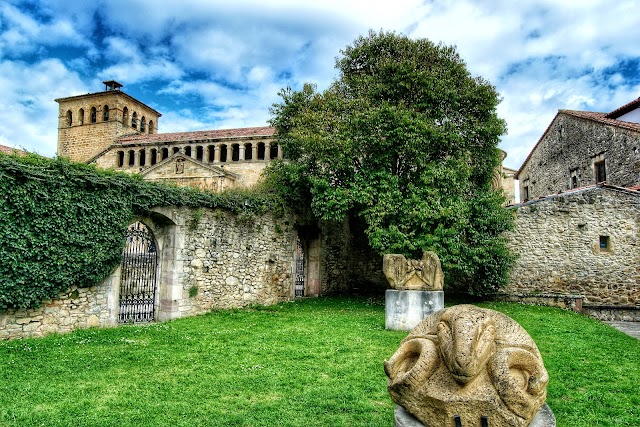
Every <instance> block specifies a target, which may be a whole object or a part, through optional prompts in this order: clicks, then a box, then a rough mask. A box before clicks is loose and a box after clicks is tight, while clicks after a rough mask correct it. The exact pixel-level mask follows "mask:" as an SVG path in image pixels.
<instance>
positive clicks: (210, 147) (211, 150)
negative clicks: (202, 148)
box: [207, 145, 216, 163]
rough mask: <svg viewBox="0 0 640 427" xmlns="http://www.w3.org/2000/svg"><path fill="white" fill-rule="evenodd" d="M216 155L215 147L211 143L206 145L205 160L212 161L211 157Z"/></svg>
mask: <svg viewBox="0 0 640 427" xmlns="http://www.w3.org/2000/svg"><path fill="white" fill-rule="evenodd" d="M215 155H216V148H215V146H213V145H208V146H207V161H208V162H209V163H213V159H214V158H215Z"/></svg>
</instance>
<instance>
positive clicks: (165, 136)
mask: <svg viewBox="0 0 640 427" xmlns="http://www.w3.org/2000/svg"><path fill="white" fill-rule="evenodd" d="M275 132H276V130H275V128H272V127H270V126H264V127H254V128H238V129H216V130H201V131H196V132H174V133H156V134H153V135H128V136H122V137H120V138H118V139H117V141H116V142H117V143H119V144H128V143H155V142H174V141H203V140H209V139H220V138H242V137H251V136H255V137H261V136H273V135H274V134H275Z"/></svg>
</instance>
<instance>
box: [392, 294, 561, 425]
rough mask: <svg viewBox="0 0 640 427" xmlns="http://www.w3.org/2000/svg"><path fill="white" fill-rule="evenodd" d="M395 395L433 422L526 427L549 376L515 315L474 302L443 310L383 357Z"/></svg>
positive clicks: (396, 399)
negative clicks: (485, 420) (457, 420)
mask: <svg viewBox="0 0 640 427" xmlns="http://www.w3.org/2000/svg"><path fill="white" fill-rule="evenodd" d="M384 369H385V373H386V374H387V376H388V377H389V381H388V384H387V388H388V390H389V394H390V395H391V398H392V399H393V401H394V402H396V403H397V404H398V405H401V406H403V407H404V408H405V409H406V410H407V411H408V412H409V413H411V414H413V415H414V416H415V417H416V418H418V419H419V420H420V421H421V422H422V423H424V424H425V425H427V426H444V425H453V419H454V416H455V415H459V416H460V419H461V421H462V425H478V423H479V420H480V419H481V417H483V416H486V417H487V418H488V421H489V425H490V426H492V427H526V426H528V425H529V424H530V422H531V420H532V419H533V417H534V416H535V414H536V412H537V411H538V409H539V408H540V407H541V406H542V404H543V403H544V401H545V399H546V395H547V383H548V381H549V377H548V374H547V371H546V370H545V368H544V364H543V362H542V358H541V356H540V352H539V351H538V348H537V346H536V344H535V342H534V341H533V340H532V339H531V337H530V336H529V334H528V333H527V332H526V331H525V330H524V329H523V328H522V327H521V326H520V325H519V324H518V323H516V322H515V321H514V320H513V319H511V318H509V317H507V316H505V315H504V314H502V313H499V312H497V311H493V310H489V309H483V308H478V307H475V306H472V305H458V306H454V307H451V308H448V309H444V310H440V311H438V312H437V313H435V314H433V315H431V316H429V317H428V318H426V319H425V320H423V321H422V322H421V323H420V324H419V325H418V326H416V327H415V328H414V329H413V330H411V332H410V333H409V335H408V336H407V338H405V339H404V340H403V341H402V342H401V343H400V348H399V349H398V350H397V351H396V352H395V354H394V355H393V356H392V357H391V359H389V361H385V362H384Z"/></svg>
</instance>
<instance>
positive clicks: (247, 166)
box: [56, 81, 283, 191]
mask: <svg viewBox="0 0 640 427" xmlns="http://www.w3.org/2000/svg"><path fill="white" fill-rule="evenodd" d="M104 84H105V91H103V92H97V93H89V94H86V95H78V96H71V97H67V98H59V99H56V102H57V103H58V104H59V105H60V114H59V124H58V156H61V157H67V158H69V159H70V160H72V161H77V162H87V163H95V164H96V165H97V166H98V167H101V168H111V169H115V170H122V171H125V172H137V173H140V174H141V175H142V176H143V177H144V178H145V179H148V180H150V181H169V182H173V183H176V184H177V185H184V186H193V187H197V188H200V189H203V190H212V191H221V190H224V189H226V188H233V187H249V186H252V185H253V184H255V183H256V182H257V180H258V179H259V177H260V174H261V172H262V171H263V169H264V168H265V166H266V165H267V163H268V162H269V161H271V160H273V159H279V158H282V154H283V153H282V150H280V149H279V147H278V145H277V144H275V143H274V142H273V136H274V132H275V130H274V129H273V128H271V127H266V126H265V127H253V128H241V129H221V130H205V131H195V132H176V133H158V121H159V119H160V117H161V116H162V114H160V113H159V112H158V111H156V110H154V109H153V108H151V107H149V106H148V105H146V104H144V103H143V102H141V101H138V100H137V99H135V98H133V97H131V96H129V95H127V94H126V93H125V92H123V91H122V90H121V89H120V88H121V87H122V85H121V84H120V83H118V82H116V81H106V82H104Z"/></svg>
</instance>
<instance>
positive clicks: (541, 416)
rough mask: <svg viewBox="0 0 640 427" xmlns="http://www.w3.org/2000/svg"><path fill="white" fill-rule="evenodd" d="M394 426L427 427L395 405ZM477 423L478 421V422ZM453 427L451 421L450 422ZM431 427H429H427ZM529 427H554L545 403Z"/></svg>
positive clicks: (551, 413) (554, 420) (549, 409)
mask: <svg viewBox="0 0 640 427" xmlns="http://www.w3.org/2000/svg"><path fill="white" fill-rule="evenodd" d="M393 418H394V424H393V425H394V426H395V427H427V426H425V425H424V424H422V423H421V422H420V420H418V419H417V418H416V417H414V416H413V415H411V414H410V413H408V412H407V411H406V410H405V409H404V408H403V407H402V406H400V405H396V410H395V413H394V417H393ZM478 423H479V421H478ZM452 425H453V421H452ZM428 427H431V426H428ZM529 427H556V417H555V416H554V415H553V412H552V411H551V408H549V405H547V404H546V403H545V404H544V405H542V407H541V408H540V409H539V410H538V413H537V414H536V416H535V417H533V420H531V424H529Z"/></svg>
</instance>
